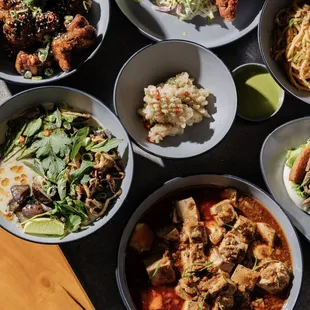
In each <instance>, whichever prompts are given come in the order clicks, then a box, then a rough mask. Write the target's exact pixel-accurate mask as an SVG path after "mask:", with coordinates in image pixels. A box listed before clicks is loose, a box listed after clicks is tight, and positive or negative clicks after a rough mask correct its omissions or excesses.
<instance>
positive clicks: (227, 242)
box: [219, 230, 248, 264]
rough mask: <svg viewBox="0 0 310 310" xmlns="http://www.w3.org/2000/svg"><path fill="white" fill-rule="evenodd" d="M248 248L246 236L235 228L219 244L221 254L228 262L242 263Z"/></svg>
mask: <svg viewBox="0 0 310 310" xmlns="http://www.w3.org/2000/svg"><path fill="white" fill-rule="evenodd" d="M247 250H248V244H247V243H246V240H245V238H244V237H243V236H242V235H241V234H239V233H238V232H236V231H235V230H231V231H229V232H228V233H227V234H226V235H225V237H224V239H223V240H222V242H221V244H220V246H219V252H220V255H221V256H222V257H223V258H224V259H225V260H226V261H228V262H231V263H235V264H238V263H240V262H241V261H242V260H243V258H244V256H245V254H246V252H247Z"/></svg>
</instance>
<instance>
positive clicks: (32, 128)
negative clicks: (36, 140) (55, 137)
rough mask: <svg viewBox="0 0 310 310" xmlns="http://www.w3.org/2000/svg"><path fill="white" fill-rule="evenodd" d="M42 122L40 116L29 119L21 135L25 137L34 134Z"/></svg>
mask: <svg viewBox="0 0 310 310" xmlns="http://www.w3.org/2000/svg"><path fill="white" fill-rule="evenodd" d="M42 123H43V121H42V119H41V118H38V119H35V120H33V121H31V122H30V123H28V124H27V126H26V128H25V131H24V132H23V135H24V136H26V137H32V136H34V135H35V134H36V133H37V132H38V131H39V130H40V128H41V126H42Z"/></svg>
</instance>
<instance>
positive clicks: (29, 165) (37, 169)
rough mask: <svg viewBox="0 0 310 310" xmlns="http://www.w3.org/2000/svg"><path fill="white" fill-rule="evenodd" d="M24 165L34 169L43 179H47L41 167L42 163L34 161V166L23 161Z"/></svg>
mask: <svg viewBox="0 0 310 310" xmlns="http://www.w3.org/2000/svg"><path fill="white" fill-rule="evenodd" d="M23 164H24V165H25V166H27V167H29V168H30V169H32V170H33V171H34V172H35V173H37V174H38V175H40V176H41V177H43V178H45V173H44V170H43V167H42V166H41V163H40V162H39V161H38V160H34V163H33V164H32V163H30V162H29V161H23Z"/></svg>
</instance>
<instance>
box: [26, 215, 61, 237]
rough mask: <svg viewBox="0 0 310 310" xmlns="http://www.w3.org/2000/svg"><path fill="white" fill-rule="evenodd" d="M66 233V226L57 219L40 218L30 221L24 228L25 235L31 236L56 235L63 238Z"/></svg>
mask: <svg viewBox="0 0 310 310" xmlns="http://www.w3.org/2000/svg"><path fill="white" fill-rule="evenodd" d="M64 232H65V225H64V224H63V223H62V222H60V221H57V220H55V219H48V218H38V219H33V220H32V221H29V222H27V223H26V224H25V226H24V233H25V234H31V235H49V236H51V235H54V236H62V235H63V234H64Z"/></svg>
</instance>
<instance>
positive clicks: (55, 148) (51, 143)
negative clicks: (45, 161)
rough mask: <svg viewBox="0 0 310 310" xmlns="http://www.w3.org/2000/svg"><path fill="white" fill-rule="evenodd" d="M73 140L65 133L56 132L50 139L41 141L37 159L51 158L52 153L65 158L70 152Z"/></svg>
mask: <svg viewBox="0 0 310 310" xmlns="http://www.w3.org/2000/svg"><path fill="white" fill-rule="evenodd" d="M70 145H71V139H70V138H69V137H68V136H67V135H66V134H65V132H63V131H58V132H57V131H55V132H53V133H52V134H51V135H50V136H49V137H44V138H42V139H41V142H40V144H39V146H40V148H39V149H38V151H37V153H36V155H37V158H40V157H45V156H50V155H51V153H52V154H54V155H59V156H60V157H64V156H65V155H66V154H68V153H69V151H70Z"/></svg>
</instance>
